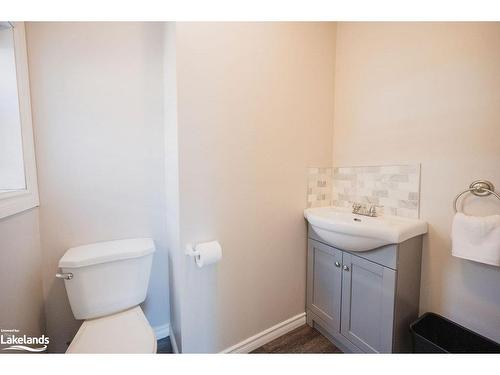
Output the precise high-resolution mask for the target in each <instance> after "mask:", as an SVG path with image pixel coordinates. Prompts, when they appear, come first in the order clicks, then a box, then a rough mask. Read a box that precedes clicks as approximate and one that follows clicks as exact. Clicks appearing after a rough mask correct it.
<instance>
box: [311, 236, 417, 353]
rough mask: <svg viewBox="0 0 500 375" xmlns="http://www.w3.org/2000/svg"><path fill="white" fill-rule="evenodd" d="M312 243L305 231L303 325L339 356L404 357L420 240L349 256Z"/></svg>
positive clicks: (408, 343)
mask: <svg viewBox="0 0 500 375" xmlns="http://www.w3.org/2000/svg"><path fill="white" fill-rule="evenodd" d="M317 239H318V238H317V236H315V234H314V232H313V231H312V230H311V228H310V230H309V241H308V259H307V298H306V303H307V306H306V313H307V323H308V324H309V325H311V326H314V327H316V328H317V329H318V330H319V331H320V332H322V333H323V334H324V335H325V336H326V337H328V338H329V339H330V340H331V341H332V342H333V343H334V344H336V345H337V346H338V347H339V348H340V349H341V350H343V351H345V352H361V353H394V352H410V351H411V336H410V331H409V325H410V323H411V322H412V321H414V320H415V319H416V318H417V317H418V305H419V294H420V262H421V248H422V237H421V236H418V237H414V238H412V239H409V240H407V241H405V242H403V243H401V244H397V245H388V246H383V247H381V248H379V249H375V250H371V251H366V252H355V253H352V252H348V251H342V250H340V249H336V248H334V247H332V246H329V245H327V244H324V243H322V242H320V241H318V240H317Z"/></svg>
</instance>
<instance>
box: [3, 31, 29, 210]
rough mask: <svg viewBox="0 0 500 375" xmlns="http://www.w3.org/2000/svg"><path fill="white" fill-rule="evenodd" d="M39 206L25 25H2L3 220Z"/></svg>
mask: <svg viewBox="0 0 500 375" xmlns="http://www.w3.org/2000/svg"><path fill="white" fill-rule="evenodd" d="M37 205H38V190H37V186H36V170H35V153H34V147H33V129H32V123H31V105H30V93H29V80H28V65H27V55H26V39H25V32H24V24H23V23H22V22H16V23H11V22H0V218H2V217H5V216H9V215H12V214H15V213H17V212H20V211H23V210H27V209H29V208H32V207H35V206H37Z"/></svg>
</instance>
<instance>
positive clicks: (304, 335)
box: [252, 324, 342, 354]
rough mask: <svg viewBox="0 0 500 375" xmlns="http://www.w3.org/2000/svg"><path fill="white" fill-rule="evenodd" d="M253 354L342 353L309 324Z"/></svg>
mask: <svg viewBox="0 0 500 375" xmlns="http://www.w3.org/2000/svg"><path fill="white" fill-rule="evenodd" d="M252 353H259V354H264V353H282V354H284V353H296V354H299V353H342V352H341V351H340V349H339V348H337V347H336V346H335V345H333V344H332V343H331V342H330V341H329V340H328V339H327V338H326V337H325V336H323V335H322V334H321V333H319V332H318V331H317V330H316V329H314V328H312V327H309V326H308V325H307V324H306V325H303V326H302V327H299V328H297V329H294V330H293V331H290V332H288V333H287V334H285V335H283V336H281V337H278V338H277V339H275V340H273V341H271V342H269V343H267V344H265V345H262V346H261V347H260V348H257V349H255V350H254V351H253V352H252Z"/></svg>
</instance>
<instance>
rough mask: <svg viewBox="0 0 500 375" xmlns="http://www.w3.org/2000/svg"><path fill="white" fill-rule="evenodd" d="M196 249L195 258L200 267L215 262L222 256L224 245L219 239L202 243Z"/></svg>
mask: <svg viewBox="0 0 500 375" xmlns="http://www.w3.org/2000/svg"><path fill="white" fill-rule="evenodd" d="M194 249H195V252H196V256H195V258H194V259H195V262H196V265H197V266H198V267H199V268H202V267H205V266H209V265H210V264H214V263H216V262H218V261H219V260H220V259H221V258H222V247H221V246H220V244H219V242H217V241H211V242H204V243H200V244H198V245H196V246H195V248H194Z"/></svg>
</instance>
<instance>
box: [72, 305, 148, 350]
mask: <svg viewBox="0 0 500 375" xmlns="http://www.w3.org/2000/svg"><path fill="white" fill-rule="evenodd" d="M66 353H149V354H153V353H156V337H155V334H154V332H153V329H152V328H151V326H150V324H149V322H148V320H147V319H146V317H145V316H144V313H143V312H142V310H141V308H140V307H139V306H136V307H133V308H131V309H129V310H125V311H122V312H119V313H116V314H112V315H108V316H105V317H102V318H96V319H90V320H86V321H84V322H83V324H82V326H81V327H80V329H79V330H78V332H77V333H76V335H75V337H74V339H73V341H72V342H71V344H70V346H69V348H68V350H67V351H66Z"/></svg>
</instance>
